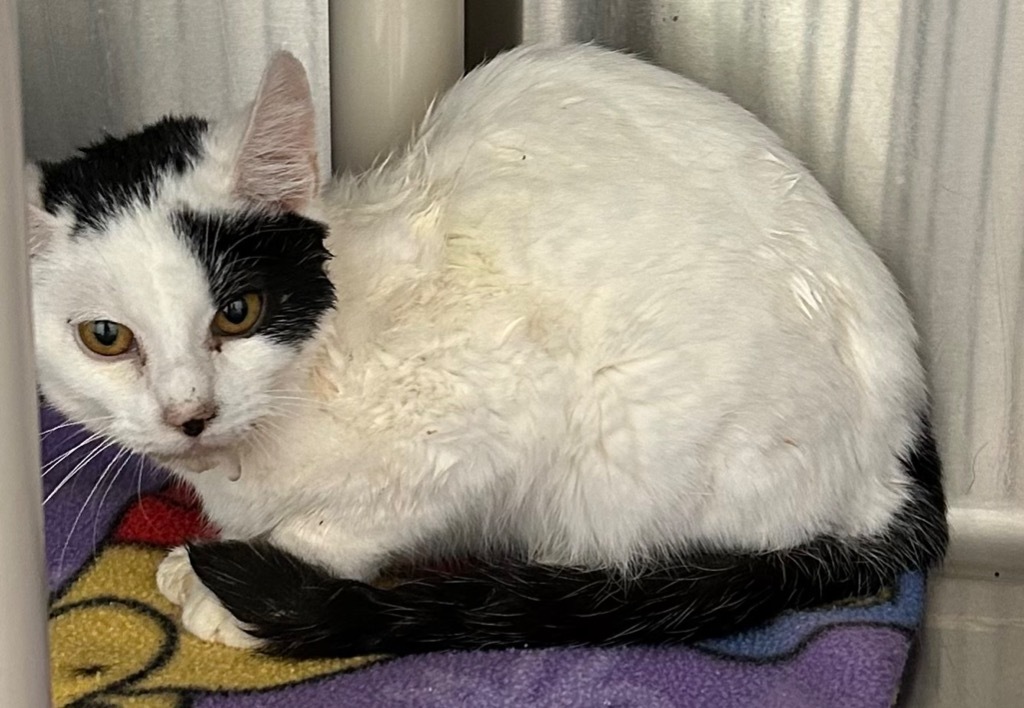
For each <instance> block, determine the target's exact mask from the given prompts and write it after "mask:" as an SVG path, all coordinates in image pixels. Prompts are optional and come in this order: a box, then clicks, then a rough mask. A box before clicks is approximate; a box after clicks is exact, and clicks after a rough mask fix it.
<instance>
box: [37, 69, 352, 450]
mask: <svg viewBox="0 0 1024 708" xmlns="http://www.w3.org/2000/svg"><path fill="white" fill-rule="evenodd" d="M314 133H315V130H314V120H313V107H312V101H311V97H310V91H309V84H308V82H307V80H306V75H305V71H304V70H303V68H302V65H301V64H300V63H299V62H298V60H296V59H295V58H294V57H292V56H291V55H289V54H285V53H280V54H278V55H276V56H275V57H274V58H273V59H272V60H271V62H270V64H269V66H268V68H267V70H266V72H265V74H264V77H263V82H262V84H261V86H260V88H259V91H258V93H257V96H256V99H255V101H254V102H253V105H252V107H251V109H250V110H249V111H248V112H247V113H246V114H245V115H244V116H240V117H239V118H238V119H236V120H229V121H225V122H223V123H218V124H214V123H208V122H207V121H205V120H201V119H198V118H167V119H164V120H162V121H160V122H158V123H156V124H153V125H150V126H148V127H146V128H145V129H143V130H141V131H140V132H137V133H134V134H131V135H127V136H125V137H122V138H112V137H111V138H107V139H105V140H104V141H102V142H101V143H98V144H96V145H94V146H92V147H89V148H86V149H84V150H82V151H81V152H80V153H79V154H77V155H75V156H73V157H71V158H68V159H67V160H64V161H63V162H55V163H44V164H41V165H39V166H38V167H35V166H30V167H29V168H28V169H27V174H28V177H29V180H28V181H29V186H28V193H29V204H28V224H29V229H28V230H29V241H30V252H31V271H32V281H33V306H34V323H35V343H36V351H37V359H38V372H39V381H40V386H41V388H42V391H43V394H44V395H45V396H46V398H47V399H48V400H49V401H50V402H51V403H52V404H54V405H55V406H56V407H57V408H59V409H60V410H61V411H62V412H63V413H65V414H66V415H67V416H69V417H70V418H71V419H73V420H77V421H79V422H83V423H85V424H86V425H87V426H88V427H91V428H93V429H94V430H96V431H99V432H102V433H105V434H107V435H109V436H110V437H111V438H112V439H114V440H116V441H117V442H119V443H121V444H123V445H126V446H127V447H130V448H132V449H133V450H135V451H138V452H144V453H148V454H152V455H154V456H156V457H159V458H166V459H172V460H173V459H175V458H190V457H194V456H196V455H202V454H204V453H208V452H212V451H214V450H217V449H220V448H222V447H231V446H233V445H235V444H236V443H237V442H239V441H240V440H241V439H243V438H244V436H245V435H246V434H247V433H249V431H250V430H251V429H252V428H253V426H254V424H255V423H257V421H259V420H260V419H261V418H262V417H263V416H265V415H266V414H267V413H269V412H271V411H278V412H280V409H281V407H282V404H281V402H283V401H287V400H289V396H290V394H289V393H287V392H286V389H288V388H289V386H290V385H291V384H290V383H289V382H290V380H291V378H292V376H293V373H292V372H294V371H295V369H296V367H297V366H298V365H299V363H300V360H301V358H302V356H303V354H304V352H306V351H308V349H309V347H308V346H307V345H308V344H309V342H310V341H311V340H312V338H313V337H314V336H315V335H316V332H317V328H318V325H319V322H320V320H321V318H322V317H323V316H324V315H325V313H326V312H327V311H328V310H329V309H330V308H331V307H332V306H333V303H334V291H333V288H332V286H331V283H330V280H329V279H328V277H327V274H326V271H325V267H326V262H327V259H328V257H329V254H328V252H327V250H326V248H325V245H324V239H325V236H326V226H325V225H324V224H323V223H321V222H320V221H318V220H317V215H316V211H315V210H316V204H315V199H316V195H317V191H318V170H317V160H316V150H315V138H314Z"/></svg>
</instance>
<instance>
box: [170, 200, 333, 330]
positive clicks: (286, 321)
mask: <svg viewBox="0 0 1024 708" xmlns="http://www.w3.org/2000/svg"><path fill="white" fill-rule="evenodd" d="M171 223H172V224H173V226H174V229H175V231H176V232H177V233H178V236H179V237H180V238H181V239H182V241H184V242H185V243H186V244H187V245H188V246H189V249H190V250H191V251H192V253H193V254H194V256H195V258H196V260H198V261H199V263H200V264H201V265H202V266H203V269H204V270H205V271H206V276H207V279H208V281H209V287H210V295H211V296H212V299H213V301H214V302H215V303H218V305H217V306H218V310H217V313H216V315H215V316H214V320H213V322H212V323H211V329H212V331H213V334H214V335H215V336H217V337H241V336H249V335H255V334H258V335H260V336H263V337H266V338H268V339H270V340H272V341H275V342H278V343H281V344H298V343H300V342H302V341H304V340H307V339H309V338H310V337H312V336H313V334H314V333H315V332H316V329H317V325H318V324H319V322H320V320H321V318H322V317H323V316H324V315H325V313H326V312H327V311H328V310H330V309H331V307H333V305H334V286H333V284H332V283H331V281H330V278H329V277H328V276H327V272H326V264H327V260H328V259H329V258H330V255H331V254H330V252H329V251H328V250H327V248H326V246H325V245H324V239H325V237H326V236H327V227H326V225H324V224H322V223H320V222H318V221H314V220H313V219H308V218H306V217H304V216H300V215H299V214H295V213H292V212H281V213H265V212H259V211H245V210H242V211H232V212H212V213H202V212H196V211H192V210H188V209H185V210H181V211H178V212H175V213H174V214H173V216H172V222H171Z"/></svg>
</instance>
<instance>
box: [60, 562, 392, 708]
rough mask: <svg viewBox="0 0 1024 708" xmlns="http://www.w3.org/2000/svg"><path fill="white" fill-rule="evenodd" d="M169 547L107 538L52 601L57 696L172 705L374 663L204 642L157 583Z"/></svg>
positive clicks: (64, 701) (65, 700)
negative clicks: (300, 657)
mask: <svg viewBox="0 0 1024 708" xmlns="http://www.w3.org/2000/svg"><path fill="white" fill-rule="evenodd" d="M165 553H166V551H164V550H163V549H159V548H152V547H146V546H136V545H130V544H115V545H110V546H107V547H106V548H104V549H103V550H101V551H100V554H99V556H98V557H97V558H96V559H95V560H94V561H93V562H92V563H91V564H90V565H88V566H87V568H86V569H85V571H84V572H83V573H82V574H81V575H80V576H79V577H78V578H77V579H76V580H75V581H74V582H73V583H72V585H71V587H70V588H69V589H68V591H67V592H66V593H64V595H62V596H61V597H60V598H59V599H58V600H57V601H56V602H55V603H54V604H53V606H52V607H51V610H50V657H51V658H50V661H51V668H52V671H53V694H54V695H53V698H54V705H56V706H59V707H63V706H68V705H69V704H71V703H74V702H75V701H79V700H82V699H83V698H92V699H94V700H97V701H100V702H102V703H103V704H104V705H107V704H110V705H115V706H123V707H125V708H128V707H132V708H134V707H135V706H139V707H140V708H141V707H143V706H144V707H145V708H172V707H175V706H178V705H181V704H182V703H183V702H184V698H185V695H187V694H191V693H195V692H207V691H213V692H224V691H227V692H234V691H244V692H248V691H262V690H269V689H274V688H281V687H285V686H288V685H291V684H295V683H298V682H302V681H307V680H309V679H313V678H317V677H321V676H327V675H330V674H334V673H337V672H339V671H346V670H350V669H354V668H357V667H360V666H365V665H366V664H369V663H372V662H373V661H375V660H376V657H359V658H356V659H346V660H331V661H294V660H285V659H276V658H271V657H267V656H263V655H261V654H257V653H254V652H249V651H243V650H239V649H233V648H230V647H226V646H223V645H219V644H211V643H208V642H204V641H202V640H200V639H197V638H196V637H194V636H192V635H191V634H188V633H187V632H185V630H184V629H182V628H181V626H180V624H178V621H177V617H178V613H177V609H176V608H175V607H174V606H173V605H172V604H171V603H170V602H168V601H167V600H166V599H165V598H164V597H163V596H162V595H161V594H160V592H159V591H158V590H157V587H156V581H155V577H156V569H157V566H158V565H159V563H160V561H161V559H162V558H163V557H164V555H165Z"/></svg>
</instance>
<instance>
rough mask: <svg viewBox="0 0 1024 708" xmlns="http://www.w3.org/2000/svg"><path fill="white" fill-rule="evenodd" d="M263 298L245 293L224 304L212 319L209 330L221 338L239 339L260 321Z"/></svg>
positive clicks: (256, 294) (257, 294)
mask: <svg viewBox="0 0 1024 708" xmlns="http://www.w3.org/2000/svg"><path fill="white" fill-rule="evenodd" d="M261 312H263V296H262V295H260V294H259V293H246V294H245V295H239V296H238V297H235V298H232V299H231V300H229V301H228V302H226V303H225V304H224V305H223V306H222V307H221V308H220V309H219V310H217V314H216V315H215V316H214V318H213V324H212V325H211V329H212V330H213V333H214V334H216V335H220V336H222V337H239V336H241V335H243V334H246V333H248V332H249V331H250V330H251V329H252V328H253V327H255V326H256V323H257V322H259V320H260V313H261Z"/></svg>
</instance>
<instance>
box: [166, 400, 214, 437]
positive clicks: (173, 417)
mask: <svg viewBox="0 0 1024 708" xmlns="http://www.w3.org/2000/svg"><path fill="white" fill-rule="evenodd" d="M216 415H217V407H216V406H215V405H213V404H212V403H192V404H188V405H184V406H169V407H168V408H166V409H164V415H163V418H164V422H165V423H167V425H169V426H171V427H172V428H179V429H181V432H183V433H185V435H188V436H189V437H190V438H194V437H198V436H199V435H200V434H202V432H203V431H204V430H205V429H206V423H207V421H209V420H211V419H212V418H213V417H214V416H216Z"/></svg>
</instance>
